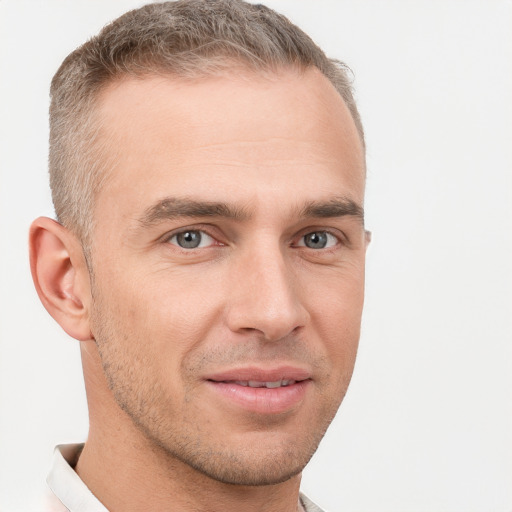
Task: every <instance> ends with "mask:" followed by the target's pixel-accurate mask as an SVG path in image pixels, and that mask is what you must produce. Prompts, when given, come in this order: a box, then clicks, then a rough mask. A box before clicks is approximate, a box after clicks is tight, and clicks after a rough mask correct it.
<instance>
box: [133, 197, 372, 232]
mask: <svg viewBox="0 0 512 512" xmlns="http://www.w3.org/2000/svg"><path fill="white" fill-rule="evenodd" d="M297 211H298V215H299V217H300V218H329V217H344V216H351V217H356V218H358V219H359V220H360V221H361V223H362V224H364V210H363V207H362V206H360V205H359V204H357V203H356V202H355V201H353V200H352V199H349V198H346V197H336V198H332V199H330V200H328V201H308V202H306V203H305V204H303V205H302V206H301V207H299V208H298V209H297ZM192 217H223V218H228V219H232V220H236V221H243V220H247V219H249V218H250V214H249V212H248V211H247V210H246V209H245V208H243V207H239V206H236V205H229V204H227V203H223V202H215V201H197V200H194V199H188V198H176V197H166V198H164V199H162V200H160V201H158V202H157V203H155V204H154V205H153V206H150V207H149V208H148V209H146V210H145V211H144V213H143V215H142V217H141V218H140V219H139V222H140V224H142V226H144V227H149V226H152V225H155V224H158V223H160V222H164V221H167V220H173V219H178V218H192Z"/></svg>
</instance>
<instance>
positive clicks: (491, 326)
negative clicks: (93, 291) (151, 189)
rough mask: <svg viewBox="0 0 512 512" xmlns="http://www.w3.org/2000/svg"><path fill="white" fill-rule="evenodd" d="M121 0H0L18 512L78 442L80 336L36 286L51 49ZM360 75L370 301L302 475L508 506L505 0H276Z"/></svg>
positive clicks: (385, 498) (103, 17) (4, 315)
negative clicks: (34, 243) (347, 376)
mask: <svg viewBox="0 0 512 512" xmlns="http://www.w3.org/2000/svg"><path fill="white" fill-rule="evenodd" d="M139 3H140V2H138V1H135V0H131V1H124V0H123V1H121V0H116V1H94V0H87V1H84V0H81V1H78V0H74V1H48V0H47V1H46V2H41V1H38V2H35V1H34V2H27V1H20V0H10V1H5V0H4V1H1V0H0V143H1V147H0V149H1V153H0V166H1V167H0V170H1V178H0V179H1V183H0V209H1V212H0V213H1V215H0V221H1V232H0V244H1V245H0V272H1V274H0V277H1V285H0V314H1V318H0V329H1V331H0V335H1V338H0V340H1V342H0V509H2V510H4V512H5V511H7V510H8V511H12V512H16V511H31V510H34V509H31V508H30V507H29V505H28V503H29V502H30V500H31V499H33V497H34V496H35V495H36V494H37V493H39V492H40V491H41V489H42V488H43V481H44V477H45V474H46V471H47V469H48V464H49V461H50V457H51V453H52V449H53V446H54V445H55V444H57V443H63V442H76V441H81V440H84V439H85V437H86V433H87V411H86V405H85V395H84V391H83V383H82V375H81V367H80V361H79V350H78V346H77V345H78V343H77V342H76V341H74V340H72V339H70V338H68V337H67V336H66V335H65V334H64V333H63V332H61V331H60V329H59V328H58V326H57V325H56V324H55V323H54V322H53V320H52V319H51V318H50V317H49V316H48V315H47V313H46V312H45V311H44V309H43V307H42V306H41V305H40V304H39V301H38V299H37V296H36V294H35V292H34V291H33V289H32V284H31V280H30V277H29V268H28V260H27V243H26V239H27V230H28V227H29V223H30V221H31V220H32V219H33V218H35V217H36V216H38V215H40V214H45V215H49V216H51V215H52V207H51V203H50V195H49V191H48V186H47V166H46V159H47V137H48V128H47V107H48V87H49V82H50V79H51V76H52V75H53V73H54V72H55V70H56V69H57V67H58V65H59V64H60V62H61V61H62V59H63V58H64V57H65V56H66V55H67V54H68V53H69V52H70V51H71V50H73V49H74V48H75V47H76V46H77V45H78V44H80V43H81V42H83V41H84V40H85V39H86V38H87V37H88V36H90V35H92V34H93V33H95V32H97V31H98V30H99V29H100V28H101V26H103V25H104V24H105V23H106V22H107V21H109V20H111V19H112V18H113V17H115V16H117V15H119V14H121V13H122V12H124V11H125V10H127V9H128V8H131V7H134V6H137V5H139ZM268 4H269V5H270V6H273V7H275V8H277V9H278V10H280V11H282V12H284V13H285V14H287V15H288V16H289V17H290V18H291V19H292V20H293V21H294V22H296V23H297V24H299V25H300V26H301V27H302V28H304V29H305V30H306V31H307V32H308V33H309V34H310V35H312V36H313V38H314V39H315V40H316V41H317V42H318V43H319V44H320V45H321V46H322V47H323V48H324V49H325V50H326V52H327V53H328V55H329V56H332V57H337V58H340V59H342V60H344V61H346V62H347V63H348V64H349V65H350V66H351V68H352V69H353V71H354V73H355V77H356V80H355V86H356V96H357V99H358V101H359V105H360V110H361V113H362V117H363V122H364V124H365V127H366V133H367V144H368V169H369V173H368V192H367V205H366V209H367V224H368V227H369V228H370V229H371V230H372V231H373V234H374V236H373V242H372V246H371V248H370V251H369V260H368V280H367V304H366V310H365V314H364V318H363V333H362V339H361V348H360V353H359V357H358V361H357V365H356V373H355V375H354V379H353V382H352V385H351V388H350V390H349V394H348V395H347V398H346V400H345V402H344V404H343V406H342V408H341V410H340V413H339V414H338V417H337V419H336V420H335V422H334V424H333V426H332V427H331V429H330V431H329V433H328V435H327V436H326V438H325V440H324V442H323V443H322V445H321V448H320V450H319V452H318V453H317V455H316V456H315V458H314V459H313V461H312V462H311V464H310V466H309V467H308V468H307V470H306V471H305V474H304V480H303V484H304V485H303V487H304V489H305V490H306V492H307V493H309V495H310V496H311V497H312V498H313V499H315V500H316V501H318V502H319V504H321V505H323V506H325V507H326V508H327V509H329V510H330V511H331V512H336V511H346V512H370V511H372V512H400V511H404V512H405V511H408V512H420V511H425V512H494V511H496V512H510V511H512V400H511V399H512V320H511V317H512V257H511V255H512V36H511V30H512V2H511V1H510V0H479V1H471V0H464V1H462V0H461V1H457V0H443V1H441V0H414V1H406V0H403V1H398V0H344V1H312V0H307V1H305V0H302V1H294V2H292V1H278V0H272V1H269V2H268Z"/></svg>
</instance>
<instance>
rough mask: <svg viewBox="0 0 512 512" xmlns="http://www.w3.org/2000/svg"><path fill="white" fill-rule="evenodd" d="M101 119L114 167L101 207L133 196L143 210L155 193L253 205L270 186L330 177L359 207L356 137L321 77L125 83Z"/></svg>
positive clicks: (360, 168) (296, 74)
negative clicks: (326, 174)
mask: <svg viewBox="0 0 512 512" xmlns="http://www.w3.org/2000/svg"><path fill="white" fill-rule="evenodd" d="M98 114H99V118H100V120H101V127H102V128H101V129H102V132H103V134H104V137H105V138H106V139H108V143H107V144H106V147H107V152H109V153H110V157H111V159H110V160H111V162H113V163H114V165H113V166H112V169H111V171H110V173H109V175H108V178H107V180H106V182H105V186H104V187H103V189H102V190H101V191H100V193H99V197H98V198H97V199H98V202H101V199H102V198H101V196H105V195H107V194H108V195H109V197H112V195H115V196H118V197H125V196H126V197H128V196H133V195H134V187H136V189H137V190H136V192H135V195H138V196H139V198H140V199H141V204H140V205H137V206H140V207H141V208H142V207H144V205H143V204H142V202H143V201H142V196H144V199H145V200H146V199H147V200H149V196H151V195H153V196H157V195H158V194H159V193H161V195H162V196H165V195H169V194H172V195H176V194H178V195H179V194H182V195H183V194H185V195H190V194H191V193H194V194H199V195H201V196H204V197H202V198H203V199H206V200H225V199H226V197H220V198H219V197H213V196H215V195H218V194H219V193H220V192H222V191H224V192H225V194H226V196H229V197H230V198H231V199H232V198H233V195H235V196H237V198H240V199H241V200H242V201H243V200H244V198H247V199H248V200H251V198H252V199H254V197H255V196H257V195H258V191H261V192H262V193H268V190H267V191H266V192H265V191H264V190H263V189H265V188H267V189H268V186H269V183H272V189H273V190H274V191H275V189H276V188H277V189H279V188H289V189H290V190H291V189H292V188H293V187H294V186H295V185H297V182H300V185H301V187H302V189H308V188H310V187H312V188H313V189H314V187H315V186H317V185H318V181H319V174H321V171H329V172H330V173H332V174H333V175H335V177H336V178H337V179H339V180H340V182H343V183H344V184H345V186H346V187H348V188H350V189H351V195H352V196H353V199H354V200H356V201H357V202H359V203H362V199H363V197H362V196H363V193H364V154H363V150H362V145H361V141H360V138H359V135H358V133H357V129H356V127H355V125H354V122H353V120H352V118H351V115H350V112H349V111H348V108H347V107H346V105H345V103H344V102H343V100H342V98H341V97H340V96H339V94H338V93H337V91H336V90H335V89H334V87H333V86H332V85H331V84H330V82H329V81H328V80H327V79H326V78H325V77H324V76H323V75H322V74H321V73H320V72H319V71H318V70H316V69H309V70H305V71H298V70H282V71H280V72H279V73H275V74H272V75H266V76H261V75H257V74H255V73H253V72H246V73H241V74H238V75H236V76H219V77H210V78H203V79H197V80H184V79H178V78H174V77H167V76H151V77H145V78H142V79H133V78H130V79H126V78H125V79H122V80H119V81H117V82H115V83H112V84H110V86H109V87H108V88H106V89H105V90H104V91H103V92H102V94H101V96H100V98H99V102H98ZM221 181H222V182H223V183H222V186H219V187H217V188H216V187H215V185H216V184H217V185H219V184H220V182H221ZM241 185H244V186H241ZM159 187H161V190H160V189H159ZM169 189H170V190H169ZM251 192H253V193H252V194H251ZM326 192H327V191H326ZM146 196H148V197H146ZM152 199H158V198H157V197H153V198H152ZM133 206H134V207H135V205H133Z"/></svg>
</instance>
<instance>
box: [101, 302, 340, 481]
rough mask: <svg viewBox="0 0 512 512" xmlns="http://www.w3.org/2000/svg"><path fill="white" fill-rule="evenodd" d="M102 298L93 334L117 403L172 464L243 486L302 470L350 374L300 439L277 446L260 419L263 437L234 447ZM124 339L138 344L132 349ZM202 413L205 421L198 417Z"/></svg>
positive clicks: (154, 448) (316, 446) (318, 441)
mask: <svg viewBox="0 0 512 512" xmlns="http://www.w3.org/2000/svg"><path fill="white" fill-rule="evenodd" d="M97 299H98V297H97V296H96V301H95V303H96V307H95V308H94V313H93V318H94V322H93V323H94V325H95V332H94V334H95V340H96V345H97V347H98V351H99V354H100V358H101V362H102V366H103V371H104V374H105V376H106V379H107V383H108V386H109V388H110V390H111V392H112V394H113V396H114V398H115V401H116V403H117V404H118V406H119V407H120V408H121V409H122V410H123V411H124V412H125V413H126V414H127V415H128V416H129V418H130V419H131V421H132V422H133V424H134V425H135V427H136V428H137V430H138V431H139V432H140V433H141V434H142V436H143V437H144V438H145V440H146V441H148V442H149V446H150V447H151V449H152V450H153V451H154V452H155V453H158V454H159V455H160V456H161V457H160V458H161V459H162V460H167V461H168V462H169V464H168V466H169V468H171V467H176V461H179V462H180V463H183V464H186V465H187V466H189V467H190V468H192V469H193V470H195V471H197V472H199V473H200V474H202V475H204V476H206V477H208V478H211V479H213V480H215V481H217V482H221V483H224V484H231V485H238V486H265V485H275V484H279V483H282V482H285V481H287V480H289V479H291V478H293V477H294V476H296V475H298V474H299V473H301V471H302V470H303V469H304V467H305V466H306V464H307V463H308V462H309V460H310V459H311V457H312V456H313V454H314V453H315V451H316V450H317V448H318V445H319V443H320V441H321V440H322V438H323V436H324V434H325V432H326V430H327V428H328V426H329V425H330V423H331V421H332V419H333V418H334V416H335V414H336V412H337V410H338V407H339V405H340V403H341V401H342V399H343V396H344V394H345V391H346V388H347V387H348V381H349V380H350V376H349V378H348V380H347V382H346V385H345V386H344V389H343V392H342V393H341V394H340V396H339V400H335V401H334V402H333V400H332V398H330V399H329V398H325V400H324V402H325V403H324V405H323V407H322V409H321V410H320V412H319V414H318V416H320V417H321V418H320V420H319V418H318V417H317V418H312V422H313V423H314V424H315V427H316V428H310V429H306V433H305V434H304V433H303V435H302V436H301V438H300V439H293V440H292V439H290V440H289V441H288V442H286V443H281V444H279V445H277V446H276V444H275V443H274V444H272V442H271V439H272V433H271V432H270V433H268V435H267V433H266V432H267V429H268V427H269V425H265V424H264V423H265V421H264V422H262V423H261V424H260V425H258V428H259V429H261V435H260V436H259V437H258V439H260V440H262V441H261V442H259V443H257V445H255V444H254V443H252V445H251V444H250V443H243V444H240V443H239V444H238V446H235V447H233V446H232V444H231V440H230V439H226V438H225V437H226V436H221V437H222V440H221V441H219V440H218V436H217V440H216V439H215V435H214V436H213V438H212V436H210V435H209V431H208V428H207V427H208V422H207V419H204V414H203V415H202V412H201V411H200V410H198V407H199V406H198V405H197V404H193V403H192V401H189V402H187V394H185V398H184V399H183V403H182V404H176V402H174V401H173V399H172V397H170V396H169V393H168V392H166V390H165V388H164V387H163V386H162V383H161V382H159V381H158V378H157V377H155V375H156V372H154V371H152V369H153V368H154V366H155V361H151V360H150V358H149V357H148V355H147V353H146V352H145V351H143V350H142V349H141V348H142V347H144V344H143V343H140V340H134V339H133V338H129V336H128V335H126V333H124V332H123V329H122V326H121V325H117V324H118V322H115V321H113V320H112V319H113V318H115V315H110V314H109V312H108V309H105V308H103V307H102V306H101V302H102V301H98V300H97ZM123 343H124V344H125V345H124V346H127V344H129V346H130V347H131V348H132V349H133V348H135V350H132V351H131V353H130V354H129V355H127V351H126V350H124V347H123ZM137 349H138V350H137ZM202 359H203V360H204V356H203V357H202ZM185 402H187V403H185ZM177 405H179V406H182V408H181V410H183V411H189V413H188V414H187V415H183V416H182V417H181V419H178V420H177V421H176V419H175V418H174V415H173V413H172V411H176V410H177V411H180V407H177ZM183 405H186V407H188V409H187V408H186V407H185V408H184V407H183ZM194 409H195V410H194ZM169 411H171V412H169ZM202 416H203V417H202ZM198 418H201V420H204V421H202V423H199V422H197V421H196V420H197V419H198ZM213 428H215V427H213ZM267 440H268V441H269V442H268V444H267ZM262 448H263V449H262ZM162 456H163V457H162Z"/></svg>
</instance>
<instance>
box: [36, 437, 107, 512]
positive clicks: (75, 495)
mask: <svg viewBox="0 0 512 512" xmlns="http://www.w3.org/2000/svg"><path fill="white" fill-rule="evenodd" d="M83 447H84V445H83V444H61V445H59V446H56V447H55V451H54V452H53V463H52V467H51V469H50V473H49V474H48V477H47V478H46V482H47V483H48V486H49V487H50V489H51V490H52V492H53V494H55V496H56V497H57V498H58V499H59V500H60V501H61V502H62V504H63V505H64V506H65V507H66V509H67V510H68V511H69V512H108V510H107V509H106V508H105V507H104V506H103V505H102V504H101V503H100V502H99V500H98V498H96V496H94V494H93V493H92V492H91V491H90V490H89V488H88V487H87V486H86V485H85V484H84V482H83V481H82V480H81V478H80V477H79V476H78V475H77V474H76V473H75V471H74V470H73V467H74V466H75V464H76V462H77V461H78V457H79V456H80V453H81V452H82V449H83ZM66 509H64V510H66Z"/></svg>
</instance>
